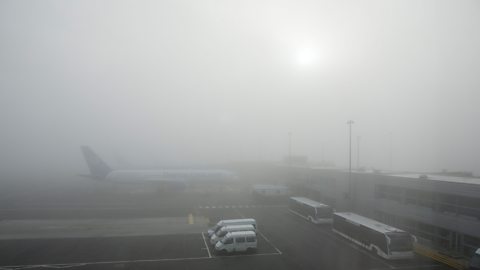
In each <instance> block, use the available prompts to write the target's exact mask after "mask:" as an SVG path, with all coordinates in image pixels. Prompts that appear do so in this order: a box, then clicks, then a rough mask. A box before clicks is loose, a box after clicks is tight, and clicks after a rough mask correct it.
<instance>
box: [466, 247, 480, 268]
mask: <svg viewBox="0 0 480 270" xmlns="http://www.w3.org/2000/svg"><path fill="white" fill-rule="evenodd" d="M468 269H469V270H480V248H479V249H477V251H476V252H475V254H473V257H472V259H471V260H470V263H469V265H468Z"/></svg>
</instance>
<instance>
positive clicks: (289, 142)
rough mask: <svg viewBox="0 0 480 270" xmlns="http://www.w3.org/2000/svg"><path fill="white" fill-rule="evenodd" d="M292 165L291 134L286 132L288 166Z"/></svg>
mask: <svg viewBox="0 0 480 270" xmlns="http://www.w3.org/2000/svg"><path fill="white" fill-rule="evenodd" d="M291 163H292V132H291V131H289V132H288V166H290V165H291Z"/></svg>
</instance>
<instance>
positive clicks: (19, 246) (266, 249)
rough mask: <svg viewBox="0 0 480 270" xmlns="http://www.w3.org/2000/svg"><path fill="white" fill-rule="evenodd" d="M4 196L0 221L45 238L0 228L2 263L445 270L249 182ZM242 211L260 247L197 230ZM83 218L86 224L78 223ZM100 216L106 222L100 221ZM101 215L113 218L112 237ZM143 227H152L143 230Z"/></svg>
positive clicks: (278, 269) (89, 266) (3, 265)
mask: <svg viewBox="0 0 480 270" xmlns="http://www.w3.org/2000/svg"><path fill="white" fill-rule="evenodd" d="M22 198H27V199H25V200H22ZM0 202H1V203H2V207H1V208H0V226H1V224H2V223H3V224H7V223H12V222H23V223H24V224H35V223H33V221H35V222H40V223H41V224H48V226H47V227H48V229H49V234H48V237H42V236H45V235H42V233H41V231H40V232H38V230H37V232H36V234H33V233H32V234H29V235H28V237H18V232H16V231H15V227H19V226H11V227H8V226H7V227H5V228H8V230H7V229H3V230H2V231H0V236H1V237H0V238H1V239H2V240H0V269H1V270H4V269H63V268H68V269H200V270H202V269H205V270H207V269H225V268H226V269H276V270H282V269H362V270H363V269H365V270H380V269H384V270H389V269H391V270H411V269H431V270H442V269H450V268H448V267H446V266H443V265H440V264H439V263H436V262H434V261H431V260H429V259H427V258H421V257H418V258H416V259H413V260H404V261H394V262H391V261H387V260H384V259H381V258H379V257H376V256H374V255H372V254H370V253H368V252H367V251H365V250H363V249H362V248H360V247H358V246H355V245H354V244H353V243H350V242H348V241H347V240H344V239H343V238H340V237H338V236H336V235H335V234H333V233H332V231H331V228H330V226H329V225H326V226H325V225H320V226H319V225H314V224H311V223H309V222H307V221H305V220H303V219H301V218H300V217H298V216H295V215H293V214H291V213H290V212H289V211H288V209H287V208H286V206H285V204H284V202H281V201H280V202H278V201H277V202H272V203H267V202H261V203H260V202H256V201H254V200H253V199H252V197H251V196H250V194H249V192H248V191H247V190H246V189H224V190H221V191H215V192H207V191H205V192H192V193H177V194H163V193H156V192H146V193H142V192H134V193H128V192H127V193H125V192H123V191H122V192H118V191H111V192H110V191H108V190H106V189H102V190H100V191H92V190H91V189H84V190H78V189H77V190H68V189H67V190H62V192H61V193H58V192H53V193H50V194H48V191H43V193H42V192H36V191H31V192H30V193H27V194H21V195H18V196H15V195H14V194H8V196H2V197H0ZM243 217H248V218H255V219H256V220H257V224H258V229H259V233H258V250H257V252H256V253H254V254H243V253H239V254H233V255H227V256H221V255H218V254H216V253H215V252H213V249H212V246H211V245H210V244H208V239H207V238H206V235H205V234H204V233H203V232H205V230H206V228H207V227H208V226H209V225H212V224H213V223H215V222H216V221H218V220H220V219H225V218H243ZM87 219H88V220H90V221H89V222H88V223H87V224H88V225H82V226H80V224H86V223H85V222H84V221H83V220H87ZM102 219H104V220H107V221H108V222H106V221H102V222H100V221H98V220H102ZM129 219H131V220H132V221H134V222H141V223H142V226H136V227H135V226H134V229H135V228H137V230H136V234H135V235H132V234H131V231H132V223H128V224H127V225H122V224H126V223H125V220H129ZM92 220H93V221H92ZM158 220H162V222H158ZM165 220H167V221H168V222H165ZM46 221H48V222H47V223H45V222H46ZM95 221H98V222H95ZM153 221H155V222H157V223H151V222H153ZM143 223H145V224H143ZM147 223H148V224H147ZM12 224H14V223H12ZM105 224H115V234H114V235H113V236H112V235H111V233H110V234H109V233H108V230H106V229H105V228H106V227H105V226H106V225H105ZM133 224H135V223H133ZM152 225H154V226H155V228H158V230H157V231H155V229H153V230H152ZM44 226H46V225H44ZM32 227H36V225H35V226H32ZM144 227H145V228H148V233H145V235H142V232H143V231H142V230H143V229H142V228H144ZM58 228H61V230H60V229H58ZM167 228H168V229H167ZM186 228H187V229H188V228H189V229H188V230H187V229H186ZM69 231H72V232H75V233H71V234H69ZM56 232H58V234H56ZM127 232H128V233H127ZM14 235H16V237H14ZM78 235H81V236H82V237H78Z"/></svg>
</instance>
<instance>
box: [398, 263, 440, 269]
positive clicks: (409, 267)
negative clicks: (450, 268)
mask: <svg viewBox="0 0 480 270" xmlns="http://www.w3.org/2000/svg"><path fill="white" fill-rule="evenodd" d="M439 266H440V264H424V265H412V266H399V267H394V268H393V269H395V270H401V269H420V268H432V267H439Z"/></svg>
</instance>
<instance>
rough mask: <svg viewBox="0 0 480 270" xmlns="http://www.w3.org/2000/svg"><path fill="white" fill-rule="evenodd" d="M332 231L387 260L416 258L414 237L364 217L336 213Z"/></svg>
mask: <svg viewBox="0 0 480 270" xmlns="http://www.w3.org/2000/svg"><path fill="white" fill-rule="evenodd" d="M332 230H333V231H334V232H335V233H337V234H339V235H341V236H343V237H345V238H347V239H348V240H350V241H352V242H354V243H355V244H357V245H359V246H362V247H364V248H366V249H367V250H369V251H371V252H374V253H375V254H377V255H378V256H380V257H382V258H385V259H387V260H395V259H411V258H413V257H414V252H413V243H414V242H415V241H416V238H415V237H414V236H412V235H411V234H409V233H407V232H405V231H402V230H400V229H397V228H395V227H392V226H389V225H386V224H383V223H380V222H378V221H376V220H373V219H369V218H366V217H364V216H360V215H357V214H354V213H349V212H345V213H338V212H337V213H334V214H333V224H332Z"/></svg>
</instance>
